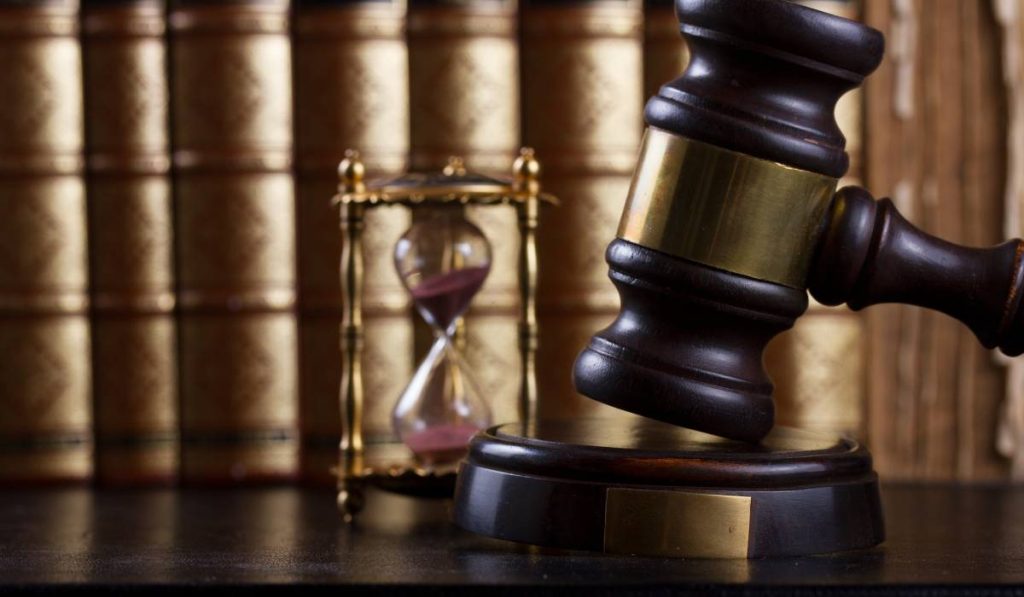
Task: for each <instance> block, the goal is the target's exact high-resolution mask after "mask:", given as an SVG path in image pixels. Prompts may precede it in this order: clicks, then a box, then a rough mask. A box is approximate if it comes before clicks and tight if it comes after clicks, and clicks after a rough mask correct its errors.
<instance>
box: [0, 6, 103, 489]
mask: <svg viewBox="0 0 1024 597" xmlns="http://www.w3.org/2000/svg"><path fill="white" fill-rule="evenodd" d="M0 56H2V57H3V65H4V66H3V68H2V69H0V97H3V102H4V105H3V109H2V110H0V407H2V409H3V416H0V482H3V483H5V484H12V483H23V482H25V483H35V482H55V481H80V480H86V479H88V478H90V477H91V475H92V472H93V464H92V438H91V427H92V413H91V404H90V402H91V398H90V393H91V368H90V362H89V359H90V357H89V353H90V340H89V321H88V313H87V311H88V304H89V297H88V264H87V240H86V205H85V184H84V179H83V175H82V174H83V166H84V164H83V162H84V160H83V132H82V131H83V125H82V118H83V117H82V89H81V86H82V66H81V47H80V44H79V41H78V2H77V1H75V0H61V1H55V0H50V1H46V2H43V1H40V2H35V1H31V2H16V3H15V2H7V3H3V4H0Z"/></svg>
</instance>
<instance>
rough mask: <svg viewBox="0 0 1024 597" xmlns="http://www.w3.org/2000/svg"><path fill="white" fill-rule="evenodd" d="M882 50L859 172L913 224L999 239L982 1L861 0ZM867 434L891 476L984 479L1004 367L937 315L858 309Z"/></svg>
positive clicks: (994, 37) (956, 236) (994, 124)
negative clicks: (864, 334) (864, 340)
mask: <svg viewBox="0 0 1024 597" xmlns="http://www.w3.org/2000/svg"><path fill="white" fill-rule="evenodd" d="M864 17H865V20H866V22H867V23H868V24H870V25H872V26H874V27H876V28H878V29H880V30H881V31H882V32H883V33H885V34H886V37H887V40H888V52H887V56H886V59H885V61H884V62H883V64H882V66H881V67H880V68H879V70H878V72H877V73H876V74H875V75H873V76H872V77H871V78H870V79H869V80H868V82H867V87H866V119H867V129H866V133H867V134H866V138H865V145H866V149H867V162H866V167H865V175H866V181H867V183H868V186H869V188H871V190H872V191H873V192H874V193H875V194H876V195H878V196H891V197H892V198H893V200H894V201H895V203H896V205H897V206H898V207H899V208H900V210H901V211H902V212H903V213H904V214H905V215H906V216H907V217H908V219H910V220H911V221H912V222H913V223H914V224H916V225H917V226H920V227H921V228H923V229H924V230H927V231H928V232H931V233H933V234H937V235H939V236H942V237H945V238H948V239H950V240H952V241H954V242H959V243H966V244H970V245H990V244H994V243H996V242H998V241H1000V240H1001V237H1002V181H1003V179H1004V177H1005V170H1004V169H1005V166H1004V164H1005V159H1006V148H1005V141H1004V130H1005V127H1006V117H1005V114H1006V109H1005V100H1004V92H1003V87H1002V78H1001V77H1002V75H1001V70H1000V69H1001V64H1000V49H999V48H1000V46H999V44H1000V41H999V30H998V27H997V26H996V23H995V20H994V16H993V13H992V10H991V7H990V5H989V3H987V2H982V1H980V0H978V1H959V0H866V1H865V12H864ZM868 335H869V358H868V371H869V377H868V379H869V383H868V409H867V432H868V441H869V444H870V446H871V448H872V451H873V453H874V455H875V460H876V464H877V467H878V470H879V472H880V473H881V474H882V475H885V476H886V477H887V478H889V479H907V478H914V479H929V480H931V479H960V480H994V479H1002V478H1005V476H1006V474H1007V462H1006V461H1005V459H1004V458H1002V457H1001V456H999V455H998V454H997V452H996V450H995V431H996V428H997V417H998V409H999V404H1000V402H1001V400H1002V396H1003V381H1002V378H1003V371H1002V370H1001V368H1000V367H999V366H997V365H996V363H995V361H994V358H993V355H992V354H991V353H989V352H988V351H985V350H984V349H983V348H981V347H980V346H979V345H978V343H977V340H976V339H975V338H974V337H973V335H972V334H971V333H970V332H969V331H967V329H966V328H964V327H963V326H962V325H960V324H959V323H957V322H955V321H953V320H951V319H950V318H948V317H945V316H943V315H939V314H935V313H929V312H924V311H922V310H919V309H916V308H911V307H901V306H882V307H875V308H872V309H871V310H870V311H869V315H868Z"/></svg>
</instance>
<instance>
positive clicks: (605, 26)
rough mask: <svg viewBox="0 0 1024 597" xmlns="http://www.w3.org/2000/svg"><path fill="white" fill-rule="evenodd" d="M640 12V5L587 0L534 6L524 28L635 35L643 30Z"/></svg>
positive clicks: (531, 32) (544, 33)
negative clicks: (585, 0) (587, 0)
mask: <svg viewBox="0 0 1024 597" xmlns="http://www.w3.org/2000/svg"><path fill="white" fill-rule="evenodd" d="M640 14H641V13H640V11H639V10H638V9H637V8H635V7H632V6H628V5H626V6H606V7H602V8H595V7H594V6H592V5H590V4H587V5H585V6H580V7H579V8H575V9H571V8H567V7H564V6H556V7H550V8H548V7H531V8H530V10H529V12H527V13H526V15H527V16H526V17H525V18H524V19H523V31H524V32H526V33H528V34H529V35H531V36H547V35H553V36H557V37H567V36H578V37H598V38H601V39H610V38H616V37H627V38H634V37H637V36H639V35H641V32H642V31H643V19H642V18H641V16H640Z"/></svg>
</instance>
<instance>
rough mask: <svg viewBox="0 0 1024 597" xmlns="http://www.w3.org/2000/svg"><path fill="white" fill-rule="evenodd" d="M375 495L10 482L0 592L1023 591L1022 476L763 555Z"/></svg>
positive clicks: (926, 500)
mask: <svg viewBox="0 0 1024 597" xmlns="http://www.w3.org/2000/svg"><path fill="white" fill-rule="evenodd" d="M369 497H370V505H369V508H368V511H367V512H366V515H365V516H364V517H363V518H361V519H360V521H359V524H358V526H357V527H355V528H353V529H348V528H346V527H345V526H344V525H343V524H342V523H341V522H340V520H339V517H338V514H337V510H336V507H335V503H334V496H333V495H332V494H331V492H329V491H318V490H302V489H295V488H268V489H249V490H218V491H214V490H210V491H204V490H147V491H113V490H108V491H94V490H89V489H48V490H32V491H27V490H26V491H10V490H8V491H3V492H0V591H2V590H4V589H8V590H9V589H12V588H22V589H31V590H43V591H44V592H50V591H52V590H72V591H78V590H82V589H86V588H97V587H98V588H106V589H118V590H120V591H129V592H131V591H133V590H141V591H145V592H147V594H152V593H153V592H154V591H155V590H156V591H159V590H171V589H174V588H176V587H180V586H191V587H193V588H199V589H206V590H211V591H216V592H217V593H218V594H221V593H223V591H224V589H225V586H227V587H228V588H234V589H235V590H236V591H237V592H244V593H245V594H253V593H254V592H255V593H262V592H266V591H275V592H276V591H279V590H284V591H285V592H287V591H288V590H294V591H301V592H302V593H303V594H309V593H310V592H311V591H313V592H317V591H321V592H330V593H331V594H333V595H342V594H344V595H346V596H348V595H352V594H355V593H378V594H380V593H392V594H410V593H412V592H414V591H413V589H416V591H415V592H417V593H421V594H422V593H428V594H436V595H441V594H444V595H448V594H456V593H460V594H481V593H480V587H482V586H493V587H492V588H489V589H488V590H487V592H486V593H484V594H485V595H487V596H490V595H497V594H499V593H502V594H507V593H514V592H517V591H518V590H520V589H522V588H523V587H534V588H540V589H542V591H541V592H542V593H546V594H551V595H559V596H561V595H569V594H586V595H609V594H618V593H632V594H640V595H663V594H664V595H668V594H695V595H696V594H701V595H705V594H709V593H711V594H718V595H726V594H741V593H742V594H747V595H757V594H766V593H773V592H782V590H785V592H786V593H787V594H792V591H791V590H792V589H794V588H795V589H798V593H800V594H806V595H811V594H813V595H819V594H825V593H829V594H840V595H861V594H867V593H873V592H881V591H886V592H888V591H891V590H893V589H896V588H898V589H901V590H905V591H906V592H908V593H911V594H917V595H938V594H946V593H947V592H949V593H953V592H957V591H961V590H972V591H974V592H973V593H972V594H974V595H978V594H980V593H979V592H978V591H979V590H981V589H983V590H985V591H986V592H988V591H991V592H993V593H1000V592H1003V593H1006V594H1011V593H1013V591H1016V593H1013V594H1017V595H1020V594H1022V593H1024V589H1021V588H1019V587H1022V586H1024V488H1005V487H974V488H967V487H955V486H946V485H937V486H916V485H915V486H909V485H889V486H886V487H885V488H884V501H885V506H886V515H887V525H888V531H889V540H888V541H887V542H886V543H885V544H884V545H883V547H881V548H878V549H874V550H870V551H863V552H858V553H847V554H840V555H833V556H821V557H812V558H799V559H781V560H762V561H750V562H748V561H745V560H718V561H715V560H704V561H701V560H690V561H680V560H662V559H643V558H623V557H609V556H601V555H594V554H586V553H550V552H547V553H542V552H540V551H539V550H536V549H532V548H528V547H523V546H517V545H513V544H508V543H503V542H499V541H494V540H489V539H484V538H481V537H476V536H472V535H469V534H467V533H464V532H461V531H459V530H457V529H455V528H453V527H452V526H451V525H449V524H448V523H447V512H446V510H447V507H448V505H447V503H446V502H416V501H413V500H408V499H405V498H399V497H396V496H390V495H384V494H371V495H370V496H369ZM89 585H91V587H89ZM1014 585H1016V586H1014ZM342 586H343V587H342ZM936 588H941V592H939V593H937V592H935V589H936Z"/></svg>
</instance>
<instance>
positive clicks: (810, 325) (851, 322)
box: [765, 0, 867, 438]
mask: <svg viewBox="0 0 1024 597" xmlns="http://www.w3.org/2000/svg"><path fill="white" fill-rule="evenodd" d="M799 3H800V4H804V5H805V6H809V7H811V8H814V9H816V10H821V11H824V12H828V13H831V14H835V15H838V16H841V17H844V18H848V19H854V20H857V19H859V18H860V3H859V2H858V0H802V1H800V2H799ZM863 104H864V97H863V94H862V91H861V90H860V89H857V90H854V91H852V92H850V93H848V94H846V95H845V96H843V98H842V99H841V100H840V101H839V104H838V105H837V106H836V122H837V123H838V124H839V128H840V130H841V131H842V132H843V135H844V136H845V137H846V153H847V154H848V155H849V157H850V169H849V170H848V171H847V173H846V176H844V177H843V178H842V180H840V181H839V186H840V188H841V187H844V186H848V185H856V186H863V184H864V183H863V174H864V165H863V164H864V157H863V153H864V150H863V143H862V142H861V138H862V134H861V131H862V129H863V109H864V107H863ZM809 300H810V305H809V307H808V309H807V312H806V313H805V314H804V315H803V316H802V317H800V318H799V319H798V320H797V322H796V324H795V325H794V326H793V329H791V330H789V331H787V332H785V333H783V334H781V335H779V336H778V337H777V338H775V339H774V340H773V341H772V342H771V344H770V345H769V347H768V350H767V351H766V354H765V365H766V367H767V369H768V373H769V376H770V377H771V379H772V382H773V383H774V384H775V408H776V417H775V418H776V422H777V424H780V425H788V426H792V427H800V428H804V429H813V430H818V431H827V432H834V433H841V434H845V435H850V436H853V437H858V438H863V435H864V412H865V400H866V385H867V371H866V368H865V361H866V353H865V351H866V331H865V329H864V316H863V314H861V313H856V312H853V311H851V310H850V309H848V308H847V307H845V306H839V307H826V306H824V305H822V304H820V303H818V302H817V301H815V300H814V299H813V298H811V299H809Z"/></svg>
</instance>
